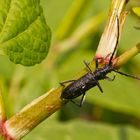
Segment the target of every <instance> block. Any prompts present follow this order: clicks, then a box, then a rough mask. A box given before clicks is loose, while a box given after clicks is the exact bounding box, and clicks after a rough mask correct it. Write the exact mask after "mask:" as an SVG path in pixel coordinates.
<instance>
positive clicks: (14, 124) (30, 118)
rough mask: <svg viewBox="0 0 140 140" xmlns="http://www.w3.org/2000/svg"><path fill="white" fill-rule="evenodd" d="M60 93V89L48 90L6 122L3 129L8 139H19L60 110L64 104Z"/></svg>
mask: <svg viewBox="0 0 140 140" xmlns="http://www.w3.org/2000/svg"><path fill="white" fill-rule="evenodd" d="M61 92H62V87H59V88H56V89H52V90H50V91H49V92H47V93H46V94H44V95H42V96H40V97H39V98H37V99H35V100H34V101H33V102H31V103H30V104H28V105H27V106H25V107H24V108H23V109H22V110H21V111H20V112H19V113H17V114H16V115H14V116H13V117H11V118H10V119H9V120H7V121H6V122H5V128H6V130H7V132H8V134H9V135H10V137H12V138H14V139H15V140H17V139H21V138H22V137H23V136H25V135H26V134H27V133H29V132H30V131H31V130H32V129H33V128H34V127H35V126H37V125H38V124H39V123H40V122H42V121H43V120H44V119H46V118H47V117H49V116H50V115H51V114H53V113H54V112H55V111H57V110H58V109H59V108H61V107H62V106H63V105H64V104H65V101H62V100H61V99H60V95H61Z"/></svg>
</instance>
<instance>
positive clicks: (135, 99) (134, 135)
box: [0, 0, 140, 140]
mask: <svg viewBox="0 0 140 140" xmlns="http://www.w3.org/2000/svg"><path fill="white" fill-rule="evenodd" d="M24 1H25V0H24ZM21 2H23V0H21ZM72 2H73V0H61V1H60V2H58V0H41V6H42V7H43V10H44V14H45V18H46V19H47V23H48V25H49V26H50V27H51V29H52V34H53V43H52V46H53V45H54V46H55V43H57V42H59V37H58V34H57V31H58V27H60V24H61V21H62V20H63V17H64V16H65V13H66V11H67V10H68V8H69V7H70V6H71V4H72ZM0 3H1V2H0ZM23 3H24V2H23ZM109 4H110V0H106V1H98V0H91V1H89V3H88V4H87V5H86V8H84V10H83V11H81V12H80V14H79V16H77V18H76V20H75V22H74V25H73V26H72V27H71V31H70V32H68V34H67V35H66V36H67V38H64V39H62V38H61V42H62V43H64V45H62V44H61V45H62V46H64V47H65V48H66V47H67V43H66V42H64V41H65V40H67V39H69V37H71V35H72V34H73V32H74V31H75V29H77V27H79V25H81V24H82V23H83V22H85V21H87V20H88V19H90V18H91V17H93V16H97V15H98V14H102V13H103V12H104V13H105V15H103V17H107V13H108V9H109ZM130 4H131V3H130ZM0 6H1V4H0ZM37 7H38V11H37V12H38V13H36V14H35V20H36V19H37V17H38V14H41V15H42V10H40V5H37ZM10 14H12V13H10ZM27 14H28V13H27ZM12 15H13V14H12ZM13 16H14V15H13ZM10 17H11V16H10ZM33 17H34V16H33ZM78 17H79V18H78ZM31 18H32V16H31ZM136 21H137V19H136V18H135V17H134V16H133V15H132V14H130V15H128V17H127V19H126V22H125V24H124V29H123V33H122V36H121V40H120V43H119V53H121V52H124V50H127V49H128V47H132V46H134V45H135V44H136V43H138V42H139V41H140V39H139V36H140V32H139V30H136V29H134V28H133V27H134V26H135V25H136ZM39 22H40V24H39V26H41V28H38V29H37V30H34V31H36V32H32V33H31V35H33V36H35V38H36V39H37V38H40V39H39V40H38V39H37V41H41V42H42V41H43V42H42V43H43V44H44V43H47V44H46V45H45V46H46V47H45V48H46V52H45V55H43V57H42V56H41V57H42V58H41V59H40V60H39V61H37V60H36V61H35V62H33V61H30V62H29V61H28V62H29V63H27V61H24V62H23V63H22V62H21V61H18V60H19V58H18V59H16V58H14V59H13V61H14V62H15V63H22V64H24V65H33V64H35V63H40V61H42V59H44V57H45V56H46V54H47V52H48V45H49V42H48V38H49V37H50V34H47V35H46V33H47V32H46V30H49V28H48V27H47V25H46V24H45V22H44V18H43V17H42V18H40V20H39ZM104 23H105V19H104V18H102V22H100V23H99V24H98V25H97V29H98V30H97V29H96V30H94V31H93V32H91V33H90V34H88V37H85V38H82V39H81V40H80V41H79V42H78V43H77V44H76V46H74V47H73V49H70V50H66V51H62V52H61V50H60V53H58V52H57V51H58V50H57V47H56V48H55V49H54V50H53V48H52V49H51V50H50V55H48V57H47V58H46V59H45V60H44V61H43V62H42V63H40V64H39V65H35V66H33V67H28V68H27V67H23V66H20V65H14V64H13V63H11V62H9V61H8V60H7V58H5V56H0V63H1V66H2V67H1V68H0V82H1V86H2V89H4V91H3V92H4V99H5V101H6V102H5V104H6V110H7V114H8V117H10V116H12V115H13V114H15V113H16V112H17V111H19V110H20V109H21V108H23V107H24V106H25V105H26V104H28V103H29V102H30V101H32V100H33V99H34V98H36V97H38V96H40V95H42V94H43V93H45V92H46V91H48V90H49V89H50V88H52V87H54V86H58V83H59V82H60V81H64V80H68V79H72V76H73V75H74V73H75V72H78V71H79V70H80V69H81V68H83V63H82V61H83V60H87V61H90V60H91V59H92V58H93V55H94V53H95V50H96V47H97V44H98V42H99V39H100V37H101V34H102V32H103V29H104ZM16 24H17V23H15V26H17V25H16ZM42 24H43V26H42ZM0 25H1V24H0ZM19 25H23V24H19ZM29 25H31V23H30V22H29ZM0 27H1V26H0ZM18 27H19V26H18ZM31 27H33V26H31ZM33 28H35V29H36V27H33ZM11 29H13V28H11ZM39 29H40V30H39ZM43 29H45V32H44V34H42V30H43ZM14 31H15V30H14ZM14 31H13V32H12V33H13V34H14V35H15V36H16V37H13V36H12V37H11V38H10V39H9V38H8V39H7V40H6V41H5V43H4V44H7V45H8V46H9V45H10V47H12V48H13V47H14V46H17V44H15V43H17V42H18V35H19V33H17V31H19V32H23V31H25V32H23V33H26V31H28V30H27V28H25V29H24V28H23V27H19V29H18V30H17V31H15V32H14ZM36 35H37V36H36ZM55 35H56V36H55ZM0 36H2V35H0ZM29 36H30V35H29ZM44 36H47V38H45V39H44V40H47V42H45V41H44V40H43V39H42V38H43V37H44ZM22 37H23V38H24V36H22ZM24 39H25V40H24V42H23V44H24V43H25V46H26V43H28V42H29V40H28V39H29V38H27V39H26V38H24ZM0 40H1V39H0ZM11 41H12V44H11V43H10V42H11ZM33 42H34V41H33V40H32V38H31V44H30V45H29V48H30V47H31V46H32V43H33ZM13 43H14V45H13ZM19 43H20V42H18V44H19ZM65 43H66V44H65ZM4 44H0V46H2V48H4V49H7V46H6V45H5V46H4ZM64 47H63V48H64ZM17 48H18V46H17ZM23 48H24V46H23ZM58 48H59V47H58ZM14 50H15V51H16V49H14ZM17 50H18V49H17ZM28 51H30V49H29V50H28ZM6 52H7V51H6ZM57 53H58V54H57ZM7 54H8V53H7ZM29 54H30V52H29ZM39 55H40V54H39ZM13 56H14V55H13ZM139 57H140V56H137V57H136V58H134V59H133V60H131V61H130V62H129V63H128V64H126V65H125V66H124V67H123V69H122V71H125V72H126V73H131V74H135V75H138V76H140V74H139V71H140V61H139ZM10 58H11V59H12V58H13V57H10ZM32 62H33V63H32ZM111 76H112V75H111ZM139 84H140V82H139V81H135V80H134V79H129V78H127V77H123V76H119V75H117V78H116V79H115V81H113V82H108V81H102V82H101V85H102V87H103V90H104V94H101V93H100V92H99V91H98V89H97V88H96V87H95V88H93V89H91V90H90V91H88V92H87V96H86V101H85V103H84V105H83V108H77V107H75V106H74V105H73V104H71V103H68V104H67V105H66V106H65V107H64V108H63V109H62V110H61V111H59V112H57V113H55V116H51V117H50V118H49V119H48V120H46V122H43V124H41V125H40V126H38V127H37V128H35V129H34V130H33V132H31V133H30V134H29V135H27V136H26V137H25V138H23V139H25V140H26V139H27V140H28V139H32V138H33V139H34V140H39V139H42V140H47V139H49V140H55V139H58V138H59V139H62V140H63V139H74V140H82V139H98V140H122V139H124V140H139V139H140V135H139V131H140V130H139V127H140V126H139V122H140V110H139V107H140V102H139V99H140V97H139V96H140V92H139V91H140V87H139ZM68 120H71V121H68ZM83 120H84V121H83ZM87 120H88V121H87ZM64 121H65V122H64Z"/></svg>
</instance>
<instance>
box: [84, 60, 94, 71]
mask: <svg viewBox="0 0 140 140" xmlns="http://www.w3.org/2000/svg"><path fill="white" fill-rule="evenodd" d="M83 62H84V64H85V66H86V68H87V69H88V70H89V71H90V72H91V73H92V70H91V68H90V67H89V63H87V62H86V61H83Z"/></svg>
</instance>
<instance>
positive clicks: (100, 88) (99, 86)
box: [94, 79, 103, 93]
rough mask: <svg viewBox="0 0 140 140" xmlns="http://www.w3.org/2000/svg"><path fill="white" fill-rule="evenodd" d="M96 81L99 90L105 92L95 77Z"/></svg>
mask: <svg viewBox="0 0 140 140" xmlns="http://www.w3.org/2000/svg"><path fill="white" fill-rule="evenodd" d="M94 81H95V82H96V84H97V86H98V88H99V90H100V91H101V92H102V93H103V89H102V87H101V85H100V83H99V82H98V81H97V80H95V79H94Z"/></svg>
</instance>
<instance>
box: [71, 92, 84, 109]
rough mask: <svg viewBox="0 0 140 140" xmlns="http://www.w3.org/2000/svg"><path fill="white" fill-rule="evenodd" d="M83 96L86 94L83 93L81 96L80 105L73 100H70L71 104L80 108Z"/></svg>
mask: <svg viewBox="0 0 140 140" xmlns="http://www.w3.org/2000/svg"><path fill="white" fill-rule="evenodd" d="M85 94H86V93H83V94H82V98H81V100H80V103H76V102H75V101H74V100H70V101H71V102H72V103H73V104H75V105H76V106H78V107H82V105H83V103H84V100H85Z"/></svg>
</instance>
